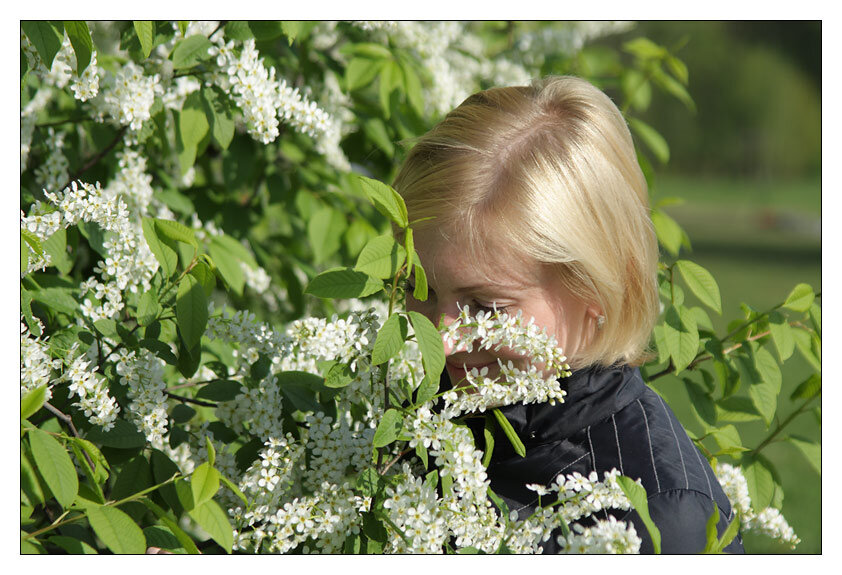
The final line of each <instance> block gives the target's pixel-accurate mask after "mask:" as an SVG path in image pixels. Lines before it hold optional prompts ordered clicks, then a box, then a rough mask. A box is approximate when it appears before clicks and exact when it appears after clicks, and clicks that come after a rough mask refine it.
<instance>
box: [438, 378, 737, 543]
mask: <svg viewBox="0 0 842 575" xmlns="http://www.w3.org/2000/svg"><path fill="white" fill-rule="evenodd" d="M446 378H447V374H446V373H445V375H444V379H446ZM443 383H444V384H445V385H448V386H449V382H443ZM561 383H562V388H563V389H566V390H567V396H566V397H565V401H564V403H559V404H556V405H554V406H552V405H549V404H548V403H543V404H531V405H523V404H517V405H510V406H506V407H503V408H501V411H502V413H503V414H504V415H505V416H506V418H507V419H508V420H509V421H510V422H511V424H512V427H513V428H514V430H515V431H516V432H517V434H518V436H519V437H520V438H521V440H522V441H523V444H524V446H525V447H526V457H520V456H519V455H517V454H516V453H515V452H514V450H513V448H512V446H511V444H510V443H509V442H508V440H507V439H506V438H505V436H504V435H503V434H502V433H496V434H495V446H494V450H493V453H492V457H491V462H490V463H489V466H488V476H489V479H490V480H491V489H492V490H493V491H494V492H495V493H497V494H498V495H499V496H500V497H502V499H503V500H504V501H505V502H506V504H507V505H508V506H509V509H510V510H515V511H517V512H518V516H519V518H520V519H523V518H525V517H528V516H529V515H530V514H531V513H532V511H533V510H534V508H535V506H536V505H537V503H538V498H537V496H536V494H535V492H533V491H530V490H529V489H527V488H526V484H527V483H539V484H542V485H549V484H550V483H552V482H553V480H554V479H555V477H556V476H557V475H559V474H565V475H568V474H572V473H573V472H574V471H578V472H579V473H581V474H582V475H585V476H587V475H588V474H589V473H590V472H591V471H594V470H595V471H596V472H597V474H598V475H599V479H600V480H602V479H603V474H604V472H606V471H610V470H611V469H612V468H616V469H619V470H620V472H621V473H622V474H623V475H627V476H629V477H631V478H632V479H638V478H640V479H641V481H642V483H643V487H645V488H646V493H647V495H648V503H649V513H650V515H651V517H652V520H653V521H654V522H655V524H656V525H657V526H658V528H659V529H660V532H661V552H662V553H699V552H701V551H702V550H703V549H704V547H705V541H706V539H707V538H706V524H707V520H708V518H709V517H710V515H711V514H712V513H713V505H714V503H715V504H716V505H717V506H718V507H719V517H720V519H719V525H718V531H719V534H720V535H721V534H722V532H723V531H724V530H725V528H726V527H727V526H728V524H729V522H730V521H729V519H730V518H731V513H732V512H731V505H730V503H729V501H728V498H727V497H726V496H725V494H724V493H723V491H722V489H721V487H720V485H719V482H718V481H717V479H716V476H715V475H714V473H713V470H712V469H711V467H710V465H709V464H708V462H707V461H706V460H705V458H704V457H703V456H702V455H701V453H700V452H699V450H698V449H697V448H696V446H695V445H694V444H693V442H692V441H691V440H690V438H689V437H688V436H687V433H686V432H685V431H684V428H683V427H682V426H681V424H680V423H679V422H678V420H677V419H676V417H675V415H674V414H673V412H672V410H671V409H670V408H669V406H667V404H666V403H665V402H664V400H663V399H661V397H660V396H659V395H658V394H657V393H655V392H654V391H652V390H651V389H650V388H649V387H647V386H646V384H645V383H644V382H643V379H642V378H641V375H640V371H639V370H638V369H637V368H632V367H616V368H609V369H605V368H590V369H585V370H581V371H577V372H574V373H573V375H572V376H571V377H568V378H564V379H562V380H561ZM468 424H469V426H470V427H471V429H472V431H473V432H474V436H475V438H476V439H477V442H476V443H477V447H478V448H480V449H484V441H483V433H482V428H483V419H482V418H468ZM544 499H546V498H544ZM546 503H547V501H544V504H545V505H546ZM613 514H614V515H615V516H616V517H617V518H618V519H621V520H626V521H630V522H631V523H632V524H634V527H635V530H636V531H637V534H638V536H639V537H640V538H641V540H642V545H641V548H640V551H641V553H652V552H653V547H652V540H651V539H650V537H649V534H648V532H647V530H646V528H645V526H644V525H643V522H642V521H641V520H640V517H639V516H638V514H637V512H636V511H633V510H632V511H628V512H626V511H620V510H615V511H614V512H613ZM599 517H607V512H605V511H603V512H600V514H599ZM555 535H556V534H554V535H553V536H552V537H551V538H550V540H548V541H546V542H545V543H544V544H543V547H544V553H557V552H558V549H559V547H558V544H557V542H556V539H555ZM726 551H727V552H729V553H743V546H742V540H741V539H740V537H739V536H738V537H737V538H736V539H735V540H734V541H733V542H732V543H731V544H730V545H729V546H728V547H727V548H726Z"/></svg>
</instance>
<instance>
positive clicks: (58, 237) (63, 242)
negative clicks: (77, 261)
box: [41, 228, 73, 274]
mask: <svg viewBox="0 0 842 575" xmlns="http://www.w3.org/2000/svg"><path fill="white" fill-rule="evenodd" d="M41 246H42V247H43V248H44V251H45V252H47V254H49V256H50V259H51V262H50V264H51V265H54V266H56V269H58V271H60V272H61V273H63V274H69V273H70V270H72V269H73V259H72V258H71V257H70V255H69V254H68V253H67V230H65V229H64V228H59V229H58V230H56V231H55V232H54V233H53V235H51V236H50V237H49V238H47V239H46V240H44V241H43V242H42V244H41Z"/></svg>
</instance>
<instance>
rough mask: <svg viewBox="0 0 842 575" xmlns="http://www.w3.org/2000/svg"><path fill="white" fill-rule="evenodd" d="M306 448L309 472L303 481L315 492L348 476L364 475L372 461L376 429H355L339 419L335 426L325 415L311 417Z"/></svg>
mask: <svg viewBox="0 0 842 575" xmlns="http://www.w3.org/2000/svg"><path fill="white" fill-rule="evenodd" d="M305 421H306V422H307V430H308V431H307V448H308V449H309V450H310V454H311V456H310V469H311V471H310V472H309V473H307V475H305V477H304V485H305V487H309V488H315V487H317V486H318V485H321V484H322V483H324V482H328V483H331V484H338V483H341V482H342V480H344V479H345V477H346V475H348V473H349V470H352V472H353V473H356V472H358V471H361V470H362V469H363V468H364V467H365V465H366V463H367V462H368V460H369V459H370V458H371V441H372V439H373V437H374V429H372V428H364V429H363V428H361V426H360V425H356V426H355V427H354V428H352V427H351V426H350V425H349V423H348V421H347V420H345V419H342V418H340V419H339V420H338V422H337V424H336V425H334V424H333V418H331V417H329V416H326V415H325V414H324V413H314V414H308V415H307V418H306V420H305Z"/></svg>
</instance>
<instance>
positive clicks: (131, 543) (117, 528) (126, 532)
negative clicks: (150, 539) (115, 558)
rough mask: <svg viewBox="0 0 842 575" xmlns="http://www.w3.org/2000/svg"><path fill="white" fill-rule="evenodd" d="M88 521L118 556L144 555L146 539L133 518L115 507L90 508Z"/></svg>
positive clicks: (98, 535)
mask: <svg viewBox="0 0 842 575" xmlns="http://www.w3.org/2000/svg"><path fill="white" fill-rule="evenodd" d="M86 511H87V515H88V521H89V522H90V524H91V527H92V528H93V530H94V533H96V534H97V537H99V538H100V539H102V542H103V543H105V545H106V547H108V549H110V550H111V551H112V552H113V553H116V554H118V555H122V554H126V555H142V554H143V553H145V552H146V537H145V536H144V535H143V531H142V530H141V529H140V527H138V526H137V524H136V523H135V522H134V521H132V518H131V517H129V516H128V515H126V514H125V513H123V512H122V511H120V510H119V509H117V508H115V507H108V506H106V505H100V506H98V507H89V508H88V509H87V510H86Z"/></svg>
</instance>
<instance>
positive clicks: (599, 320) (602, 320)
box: [596, 315, 605, 329]
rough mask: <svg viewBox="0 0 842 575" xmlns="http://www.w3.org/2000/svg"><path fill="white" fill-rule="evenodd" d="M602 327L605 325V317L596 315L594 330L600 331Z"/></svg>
mask: <svg viewBox="0 0 842 575" xmlns="http://www.w3.org/2000/svg"><path fill="white" fill-rule="evenodd" d="M604 325H605V316H604V315H598V316H597V317H596V329H602V327H603V326H604Z"/></svg>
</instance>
